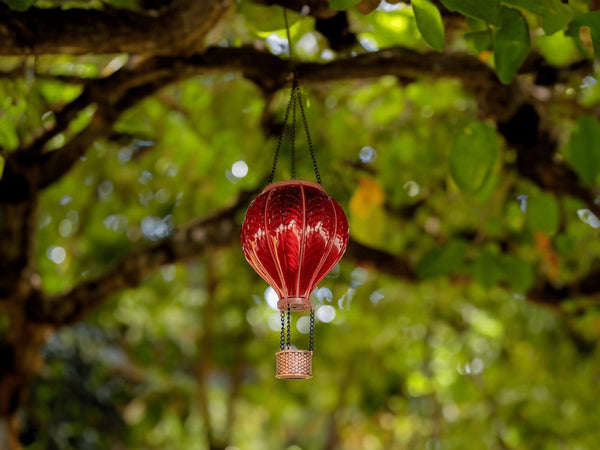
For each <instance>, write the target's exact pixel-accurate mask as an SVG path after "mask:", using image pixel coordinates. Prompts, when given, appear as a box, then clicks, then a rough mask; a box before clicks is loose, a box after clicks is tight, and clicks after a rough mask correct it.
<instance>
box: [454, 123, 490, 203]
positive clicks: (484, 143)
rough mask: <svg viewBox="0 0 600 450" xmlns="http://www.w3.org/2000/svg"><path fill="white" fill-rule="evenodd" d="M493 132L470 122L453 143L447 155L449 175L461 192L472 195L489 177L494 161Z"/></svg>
mask: <svg viewBox="0 0 600 450" xmlns="http://www.w3.org/2000/svg"><path fill="white" fill-rule="evenodd" d="M499 145H500V144H499V140H498V135H497V134H496V131H495V130H494V129H493V128H492V127H490V126H489V125H487V124H485V123H483V122H473V123H471V124H470V125H469V126H468V127H467V128H465V130H464V131H463V132H462V134H461V135H459V136H458V137H457V138H456V140H455V141H454V145H453V146H452V150H451V151H450V173H451V175H452V179H453V180H454V182H455V183H456V184H457V186H458V187H459V188H461V189H462V190H463V191H468V192H475V191H477V190H478V189H479V188H481V186H483V184H484V183H485V181H486V180H487V178H488V177H489V175H490V173H491V171H492V168H493V167H494V163H495V162H496V158H497V157H498V148H499Z"/></svg>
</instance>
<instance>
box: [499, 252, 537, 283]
mask: <svg viewBox="0 0 600 450" xmlns="http://www.w3.org/2000/svg"><path fill="white" fill-rule="evenodd" d="M501 265H502V270H503V271H504V278H505V279H506V281H507V282H508V283H509V284H510V285H511V286H512V287H513V288H514V289H516V290H517V291H519V292H526V291H527V290H528V289H529V288H530V287H531V286H532V285H533V282H534V281H535V277H534V273H533V269H532V268H531V266H530V265H529V264H527V263H526V262H525V261H522V260H520V259H519V258H515V257H514V256H511V255H503V256H502V260H501Z"/></svg>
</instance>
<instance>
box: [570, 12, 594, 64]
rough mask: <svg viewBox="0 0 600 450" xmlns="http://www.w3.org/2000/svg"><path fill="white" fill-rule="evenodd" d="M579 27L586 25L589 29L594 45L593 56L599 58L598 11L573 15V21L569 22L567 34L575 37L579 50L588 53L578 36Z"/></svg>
mask: <svg viewBox="0 0 600 450" xmlns="http://www.w3.org/2000/svg"><path fill="white" fill-rule="evenodd" d="M581 27H588V28H589V30H590V36H591V38H592V46H593V47H594V56H595V57H596V58H600V11H593V12H588V13H584V14H579V15H578V16H575V18H574V19H573V21H572V22H571V23H570V24H569V29H568V30H567V34H568V35H569V36H571V37H573V38H574V39H575V41H576V42H577V43H578V44H579V47H580V50H581V51H582V52H583V53H584V54H587V56H590V57H591V56H592V55H589V53H588V52H587V51H586V50H585V47H584V46H583V43H582V42H581V38H580V37H579V29H580V28H581Z"/></svg>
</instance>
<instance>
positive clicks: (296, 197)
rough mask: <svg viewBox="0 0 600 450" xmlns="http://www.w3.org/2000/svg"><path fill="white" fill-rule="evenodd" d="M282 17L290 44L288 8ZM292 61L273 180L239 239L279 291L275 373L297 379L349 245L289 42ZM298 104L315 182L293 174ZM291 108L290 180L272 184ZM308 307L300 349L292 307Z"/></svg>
mask: <svg viewBox="0 0 600 450" xmlns="http://www.w3.org/2000/svg"><path fill="white" fill-rule="evenodd" d="M283 17H284V20H285V25H286V32H287V39H288V43H290V41H291V39H290V32H289V26H288V23H287V16H286V12H285V8H284V9H283ZM290 62H291V65H292V67H293V70H292V89H291V93H290V100H289V102H288V104H287V108H286V111H285V116H284V119H283V127H282V131H281V134H280V135H279V141H278V143H277V148H276V150H275V155H274V157H273V167H272V169H271V175H270V177H269V184H268V185H267V187H265V189H264V190H263V192H262V193H261V194H260V195H259V196H258V197H256V198H255V199H254V200H253V201H252V203H251V204H250V206H249V207H248V211H247V212H246V217H245V219H244V223H243V225H242V233H241V240H242V249H243V251H244V256H245V257H246V259H247V260H248V262H249V263H250V265H251V266H252V268H253V269H254V270H255V271H256V272H257V273H258V274H259V275H260V276H261V277H262V278H263V279H264V280H265V281H266V282H267V283H269V285H271V287H272V288H273V289H274V290H275V292H276V293H277V295H278V296H279V301H278V302H277V308H278V309H279V312H280V315H281V336H280V342H279V347H280V348H279V352H277V353H276V360H277V370H276V375H275V376H276V377H277V378H280V379H287V380H294V379H296V380H297V379H307V378H312V353H313V348H314V322H315V314H314V308H313V305H312V303H311V300H310V296H311V294H312V292H313V290H314V289H315V287H316V286H317V284H319V282H321V280H323V278H325V276H327V274H328V273H329V272H330V271H331V269H333V268H334V267H335V265H336V264H337V263H338V262H339V260H340V259H341V258H342V255H343V254H344V251H345V250H346V246H347V245H348V221H347V219H346V215H345V214H344V211H343V210H342V208H341V207H340V205H339V204H338V203H337V202H336V201H335V200H334V199H333V198H332V197H330V196H329V195H327V193H326V192H325V189H324V188H323V187H322V186H321V176H320V174H319V169H318V167H317V161H316V159H315V153H314V148H313V144H312V140H311V138H310V133H309V131H308V122H307V120H306V115H305V113H304V106H303V102H302V95H301V91H300V88H299V86H298V81H297V73H296V70H295V67H294V62H293V61H292V52H291V45H290ZM296 103H298V106H299V109H300V114H301V118H302V124H303V125H304V131H305V133H306V142H307V144H308V150H309V152H310V156H311V159H312V165H313V169H314V172H315V177H316V180H317V183H313V182H310V181H305V180H296V179H295V164H296V160H295V150H294V145H295V137H296V135H295V131H296ZM290 110H291V111H292V114H291V115H292V124H291V128H290V135H291V136H290V137H291V139H290V143H291V176H292V179H291V180H287V181H279V182H276V183H273V178H274V175H275V169H276V167H277V161H278V160H279V150H280V148H281V143H282V140H283V136H284V134H285V131H286V128H287V121H288V116H289V114H290ZM305 311H310V328H309V347H308V350H298V349H296V348H294V347H293V346H292V343H291V332H290V329H291V312H305Z"/></svg>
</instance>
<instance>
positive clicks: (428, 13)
mask: <svg viewBox="0 0 600 450" xmlns="http://www.w3.org/2000/svg"><path fill="white" fill-rule="evenodd" d="M411 4H412V8H413V11H414V13H415V19H416V21H417V28H419V32H420V33H421V36H423V39H425V42H427V43H428V44H429V45H430V46H431V47H433V48H434V49H435V50H437V51H438V52H441V51H443V50H444V35H445V33H444V23H443V22H442V15H441V14H440V11H439V9H437V7H436V6H435V5H434V4H433V3H431V2H430V1H429V0H412V2H411Z"/></svg>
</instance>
